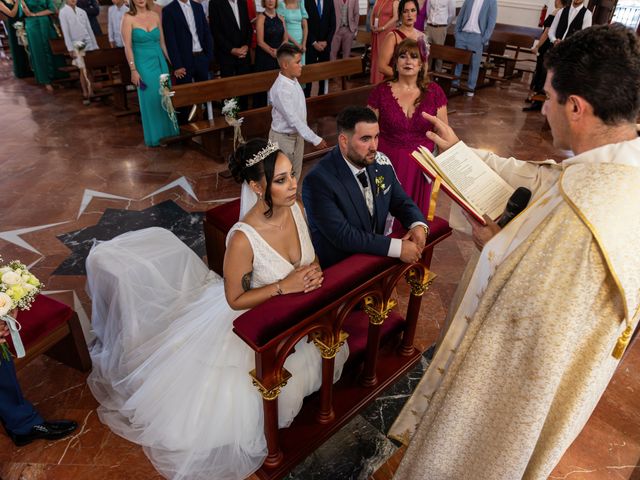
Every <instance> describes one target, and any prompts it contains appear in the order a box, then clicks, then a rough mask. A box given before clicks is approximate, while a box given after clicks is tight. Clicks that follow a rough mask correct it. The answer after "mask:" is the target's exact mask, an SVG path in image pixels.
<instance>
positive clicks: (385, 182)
mask: <svg viewBox="0 0 640 480" xmlns="http://www.w3.org/2000/svg"><path fill="white" fill-rule="evenodd" d="M337 123H338V145H337V146H336V147H335V148H334V149H333V150H332V151H331V152H330V153H328V154H327V155H326V156H325V157H324V158H323V159H322V160H321V161H320V162H319V163H318V164H317V165H316V166H315V167H314V168H313V170H311V172H309V173H308V174H307V176H306V177H305V178H304V182H303V185H302V198H303V201H304V206H305V210H306V213H307V218H308V220H309V230H310V232H311V239H312V241H313V246H314V248H315V250H316V254H317V255H318V258H319V259H320V265H321V266H322V267H323V268H326V267H328V266H331V265H333V264H334V263H337V262H339V261H340V260H342V259H344V258H346V257H348V256H349V255H351V254H354V253H371V254H374V255H383V256H390V257H396V258H400V260H402V261H403V262H407V263H412V262H415V261H417V260H418V259H419V258H420V256H421V254H422V250H423V248H424V245H425V243H426V238H427V234H428V230H429V229H428V227H427V225H426V222H425V219H424V216H423V215H422V212H420V209H419V208H418V207H417V206H416V204H415V203H414V202H413V200H411V198H409V196H408V195H407V194H406V193H405V191H404V190H403V189H402V186H401V185H400V183H399V182H398V179H397V177H396V173H395V171H394V169H393V166H392V165H391V162H390V161H389V159H388V158H387V157H386V156H385V155H384V154H382V153H380V152H378V151H377V148H378V136H379V133H380V129H379V127H378V119H377V118H376V115H375V113H373V112H372V111H371V110H370V109H368V108H367V107H359V106H351V107H347V108H345V109H344V110H343V111H342V112H340V114H339V115H338V117H337ZM389 213H390V214H391V215H392V216H394V217H395V218H396V219H398V220H399V221H400V223H401V224H402V225H403V226H404V227H405V228H406V229H407V230H408V232H407V234H406V235H405V236H404V237H403V238H402V239H399V238H394V239H392V238H389V237H387V236H385V235H384V231H385V223H386V219H387V214H389Z"/></svg>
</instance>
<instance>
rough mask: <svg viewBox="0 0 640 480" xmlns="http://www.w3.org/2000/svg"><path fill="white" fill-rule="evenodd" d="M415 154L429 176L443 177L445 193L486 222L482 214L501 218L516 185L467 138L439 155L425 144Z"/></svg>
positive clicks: (494, 218)
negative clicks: (510, 183)
mask: <svg viewBox="0 0 640 480" xmlns="http://www.w3.org/2000/svg"><path fill="white" fill-rule="evenodd" d="M412 155H413V158H414V159H415V160H416V162H417V163H418V166H419V167H420V168H421V169H422V170H423V171H424V172H425V173H426V174H427V176H428V177H430V178H432V179H436V181H437V179H439V181H440V184H441V186H442V189H443V190H444V191H445V193H446V194H447V195H449V196H450V197H451V198H452V199H453V201H455V202H456V203H457V204H459V205H460V206H461V207H462V208H464V209H465V210H466V211H467V212H469V213H470V214H471V215H472V216H473V217H474V218H475V219H476V220H478V221H479V222H480V223H482V224H483V225H484V224H485V223H486V222H485V221H484V220H483V218H482V216H483V215H485V214H486V215H488V216H489V217H490V218H491V219H493V220H497V219H498V218H499V217H500V215H502V212H503V211H504V208H505V207H506V205H507V202H508V201H509V197H511V195H512V194H513V191H514V188H513V187H511V185H509V184H508V183H507V182H505V181H504V180H503V179H502V178H501V177H500V175H498V174H497V173H496V172H494V171H493V170H492V169H491V168H490V167H489V166H488V165H487V164H486V163H484V162H483V161H482V159H481V158H480V157H479V156H478V155H477V154H476V153H475V152H474V151H473V150H471V149H470V148H469V147H468V146H467V145H466V144H465V143H463V142H458V143H456V144H455V145H454V146H452V147H450V148H449V149H448V150H447V151H445V152H443V153H441V154H440V155H438V156H437V157H434V156H433V154H432V153H431V152H430V151H429V150H427V149H426V148H424V147H419V148H418V150H416V151H415V152H413V153H412Z"/></svg>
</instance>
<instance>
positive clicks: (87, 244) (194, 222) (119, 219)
mask: <svg viewBox="0 0 640 480" xmlns="http://www.w3.org/2000/svg"><path fill="white" fill-rule="evenodd" d="M203 215H204V214H203V213H201V212H187V211H185V210H183V209H182V208H181V207H180V206H179V205H178V204H176V203H175V202H174V201H173V200H167V201H165V202H162V203H159V204H158V205H153V206H152V207H149V208H146V209H144V210H139V211H133V210H122V209H116V208H108V209H106V210H105V211H104V213H103V214H102V217H100V221H99V222H98V223H97V224H96V225H93V226H91V227H86V228H82V229H80V230H76V231H74V232H69V233H65V234H63V235H59V236H58V239H59V240H60V241H61V242H62V243H64V244H65V245H66V246H67V247H68V248H69V249H70V250H71V252H72V253H71V255H69V257H67V258H66V259H65V260H64V261H63V262H62V263H61V264H60V265H59V266H58V268H57V269H56V270H55V271H54V272H53V274H54V275H86V270H85V261H86V259H87V255H89V251H90V250H91V247H92V246H93V245H94V244H95V242H96V241H104V240H111V239H112V238H114V237H117V236H118V235H121V234H123V233H126V232H131V231H134V230H141V229H143V228H149V227H162V228H166V229H167V230H170V231H172V232H173V233H174V234H175V235H176V236H177V237H178V238H179V239H180V240H182V241H183V242H184V243H185V244H186V245H187V246H188V247H189V248H191V249H192V250H193V251H194V252H195V253H196V254H197V255H198V256H200V257H203V256H204V254H205V247H204V235H203V233H202V217H203Z"/></svg>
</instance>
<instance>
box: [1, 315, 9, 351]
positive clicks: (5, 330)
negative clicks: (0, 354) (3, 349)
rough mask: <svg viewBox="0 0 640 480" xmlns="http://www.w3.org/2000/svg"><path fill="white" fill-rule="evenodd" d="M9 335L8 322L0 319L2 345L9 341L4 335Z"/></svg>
mask: <svg viewBox="0 0 640 480" xmlns="http://www.w3.org/2000/svg"><path fill="white" fill-rule="evenodd" d="M8 336H9V327H7V324H6V323H4V322H3V321H1V320H0V345H2V344H3V343H7V341H6V340H5V339H4V337H8Z"/></svg>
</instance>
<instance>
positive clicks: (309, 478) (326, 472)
mask: <svg viewBox="0 0 640 480" xmlns="http://www.w3.org/2000/svg"><path fill="white" fill-rule="evenodd" d="M396 449H397V447H396V446H395V445H394V444H393V443H392V442H391V441H390V440H389V439H388V438H387V437H386V436H385V435H383V434H382V433H380V432H379V431H378V430H377V429H376V428H375V427H374V426H373V425H371V424H370V423H369V422H367V421H366V420H365V419H364V418H363V417H361V416H359V415H358V416H357V417H355V418H354V419H353V420H351V421H350V422H349V423H348V424H347V425H345V426H344V427H343V428H342V429H341V430H340V431H339V432H338V433H336V434H335V435H333V436H332V437H331V438H330V439H329V440H327V441H326V442H325V443H324V444H323V445H322V446H321V447H320V448H319V449H318V450H316V451H315V452H314V453H312V454H311V455H309V456H308V457H307V458H306V459H305V460H304V462H302V463H301V464H300V465H298V466H297V467H296V468H294V469H293V471H292V472H291V473H290V474H289V475H287V476H286V477H285V480H330V479H331V480H334V479H340V480H366V479H367V478H369V476H371V475H372V474H373V473H374V472H375V471H376V470H377V469H378V468H379V467H380V466H381V465H382V464H383V463H384V462H385V461H386V460H387V459H388V458H389V457H390V456H391V455H392V454H393V452H395V451H396Z"/></svg>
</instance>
